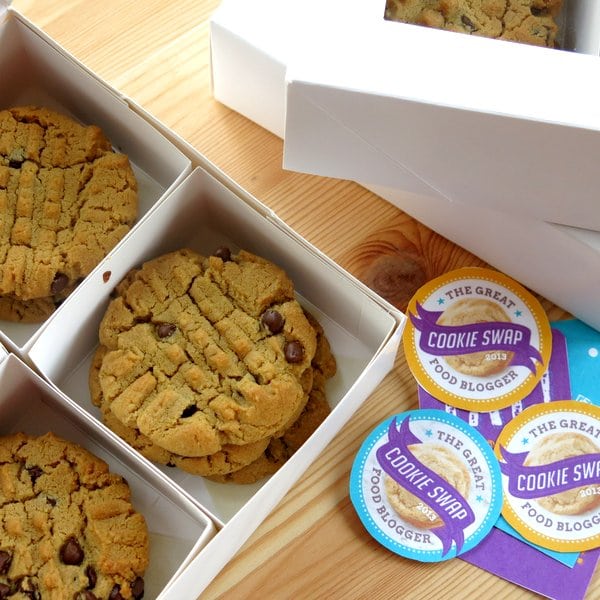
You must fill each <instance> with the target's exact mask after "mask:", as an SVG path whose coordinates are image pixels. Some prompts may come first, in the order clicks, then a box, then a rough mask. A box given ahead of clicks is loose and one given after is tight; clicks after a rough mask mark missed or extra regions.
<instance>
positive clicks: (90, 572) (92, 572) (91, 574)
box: [85, 565, 98, 590]
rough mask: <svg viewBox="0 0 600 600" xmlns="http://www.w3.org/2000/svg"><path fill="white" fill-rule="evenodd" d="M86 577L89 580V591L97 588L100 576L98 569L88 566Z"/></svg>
mask: <svg viewBox="0 0 600 600" xmlns="http://www.w3.org/2000/svg"><path fill="white" fill-rule="evenodd" d="M85 576H86V577H87V578H88V590H91V589H93V588H95V587H96V582H97V581H98V575H96V569H94V567H92V565H88V566H87V567H86V568H85Z"/></svg>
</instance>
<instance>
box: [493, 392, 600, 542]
mask: <svg viewBox="0 0 600 600" xmlns="http://www.w3.org/2000/svg"><path fill="white" fill-rule="evenodd" d="M496 455H497V457H498V459H499V461H500V468H501V470H502V487H503V489H504V505H503V508H502V515H503V516H504V518H505V519H506V520H507V521H508V522H509V523H510V524H511V525H512V526H513V527H514V528H515V529H516V530H517V531H518V532H519V533H520V534H521V535H522V536H523V537H524V538H526V539H528V540H529V541H531V542H533V543H535V544H538V545H539V546H543V547H545V548H549V549H551V550H556V551H558V552H573V551H582V550H590V549H592V548H597V547H600V407H598V406H595V405H593V404H588V403H585V402H579V401H575V400H564V401H556V402H550V403H548V404H538V405H536V406H532V407H530V408H528V409H526V410H524V411H523V412H522V413H521V414H520V415H518V416H517V417H515V419H513V420H512V421H511V422H510V423H508V424H507V425H506V427H505V428H504V429H503V430H502V432H501V433H500V435H499V436H498V440H497V442H496Z"/></svg>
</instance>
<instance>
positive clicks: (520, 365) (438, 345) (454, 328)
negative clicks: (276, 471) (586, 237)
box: [403, 267, 552, 412]
mask: <svg viewBox="0 0 600 600" xmlns="http://www.w3.org/2000/svg"><path fill="white" fill-rule="evenodd" d="M407 313H408V317H409V319H408V322H407V325H406V329H405V331H404V338H403V341H404V352H405V355H406V359H407V362H408V365H409V367H410V369H411V371H412V373H413V375H414V376H415V378H416V379H417V381H418V383H419V384H420V385H421V386H422V387H423V389H425V390H426V391H427V392H428V393H429V394H431V395H432V396H433V397H434V398H437V399H438V400H440V401H441V402H444V403H445V404H448V405H450V406H454V407H456V408H462V409H465V410H471V411H479V412H486V411H493V410H498V409H501V408H504V407H507V406H510V405H512V404H514V403H515V402H518V401H519V400H521V399H523V398H525V397H526V396H527V395H528V394H529V393H530V392H531V391H532V390H533V388H534V387H535V386H536V385H537V383H538V382H539V381H540V379H541V377H542V375H543V374H544V372H545V371H546V369H547V368H548V363H549V360H550V355H551V352H552V333H551V329H550V323H549V321H548V318H547V316H546V313H545V312H544V309H543V308H542V306H541V304H540V303H539V302H538V301H537V299H536V298H535V297H534V296H533V295H531V294H530V293H529V292H528V291H527V290H526V289H525V288H523V287H522V286H521V285H519V284H518V283H517V282H515V281H513V280H512V279H510V278H509V277H507V276H505V275H503V274H502V273H498V272H497V271H493V270H490V269H482V268H478V267H466V268H463V269H458V270H455V271H452V272H450V273H447V274H445V275H442V276H441V277H438V278H437V279H434V280H432V281H430V282H429V283H427V284H425V285H424V286H423V287H421V288H420V289H419V290H418V291H417V293H416V294H415V295H414V297H413V298H412V299H411V301H410V303H409V305H408V309H407Z"/></svg>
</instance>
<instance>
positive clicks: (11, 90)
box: [0, 3, 191, 356]
mask: <svg viewBox="0 0 600 600" xmlns="http://www.w3.org/2000/svg"><path fill="white" fill-rule="evenodd" d="M24 104H36V105H42V106H48V107H50V108H54V109H55V110H58V111H60V112H63V113H65V114H68V115H70V116H72V117H74V118H76V119H78V120H80V121H81V122H82V123H86V124H95V125H99V126H100V127H101V128H102V129H103V130H104V132H105V133H106V135H107V136H108V138H109V139H110V140H111V142H112V143H113V145H114V146H115V148H116V149H118V150H119V151H120V152H124V153H125V154H127V155H128V156H129V159H130V162H131V164H132V167H133V169H134V171H135V174H136V178H137V180H138V187H139V216H138V223H139V222H140V221H141V220H142V219H143V218H144V216H145V215H146V214H147V213H148V212H149V211H151V209H152V207H153V206H154V204H155V203H156V202H157V201H158V200H159V199H160V198H161V197H162V196H163V195H164V194H165V193H167V192H168V191H169V190H170V189H172V188H173V187H174V186H175V185H177V183H179V182H180V181H181V180H182V179H183V178H184V177H185V176H186V175H187V174H188V173H189V172H190V171H191V162H190V159H189V157H187V156H186V155H185V154H184V153H183V152H181V150H179V149H178V148H177V147H176V146H175V145H173V144H172V143H171V142H169V141H168V140H167V139H166V138H165V137H164V136H163V135H162V134H160V133H159V132H158V131H157V130H156V128H155V127H153V126H152V125H151V124H150V123H148V122H147V121H146V120H145V119H143V118H142V117H141V116H140V115H139V114H138V113H137V112H136V111H135V110H134V109H132V108H131V107H130V106H129V104H128V103H127V102H126V100H125V99H124V98H123V97H121V96H120V95H119V94H118V93H117V92H116V91H115V90H113V89H111V88H110V87H109V86H108V85H106V84H105V83H103V82H102V81H100V80H99V79H98V78H97V77H95V76H94V75H93V73H91V72H89V71H88V70H87V69H86V68H85V67H84V66H83V65H81V64H80V63H78V62H77V61H76V60H75V59H74V58H73V57H71V56H69V55H67V54H66V53H65V52H64V50H63V49H61V48H60V47H59V46H58V45H56V44H55V43H54V42H53V41H52V40H51V39H49V38H48V37H47V36H45V35H44V34H43V33H42V32H40V31H39V29H37V28H36V27H34V26H33V25H32V24H31V23H29V22H28V21H27V20H26V19H24V17H22V16H21V15H20V14H19V13H18V12H16V11H14V10H12V9H8V10H7V9H6V8H5V7H4V6H3V5H2V3H0V107H2V108H5V107H9V106H19V105H24ZM60 310H61V308H60V307H59V308H58V311H60ZM39 327H40V325H39V324H24V323H10V322H8V321H2V322H1V323H0V342H2V343H4V344H5V345H6V346H7V347H8V348H9V350H12V351H14V352H15V353H18V354H20V355H21V356H24V355H25V354H26V351H27V348H28V347H29V346H30V345H31V343H32V341H33V339H34V338H35V336H36V334H37V331H38V330H39Z"/></svg>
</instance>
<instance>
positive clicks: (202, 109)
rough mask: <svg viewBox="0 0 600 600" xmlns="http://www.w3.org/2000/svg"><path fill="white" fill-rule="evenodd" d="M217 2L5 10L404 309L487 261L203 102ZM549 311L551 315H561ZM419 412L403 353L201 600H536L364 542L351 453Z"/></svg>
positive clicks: (596, 590) (69, 0)
mask: <svg viewBox="0 0 600 600" xmlns="http://www.w3.org/2000/svg"><path fill="white" fill-rule="evenodd" d="M218 3H219V2H218V0H173V1H170V2H168V1H166V0H143V1H141V0H103V1H102V2H97V1H95V0H15V1H14V2H13V5H14V7H15V8H17V9H18V10H19V11H20V12H21V13H22V14H24V15H25V16H26V17H27V18H29V19H30V20H31V21H33V22H34V23H35V24H36V25H38V26H39V27H41V28H42V29H43V30H45V31H46V32H47V33H48V34H49V35H50V36H51V37H53V38H54V39H55V40H57V41H58V42H59V43H60V44H62V46H63V47H64V48H66V50H67V51H69V52H70V53H72V54H73V55H74V56H76V57H77V58H78V59H80V60H81V61H83V62H84V63H85V64H86V65H87V66H88V67H90V68H91V69H93V70H94V71H95V72H96V73H98V74H99V75H100V76H101V77H102V78H104V79H106V80H107V81H108V82H109V83H111V84H112V85H113V86H115V87H117V88H119V89H120V90H122V91H123V92H124V93H125V94H126V95H127V96H129V97H131V98H133V99H135V100H136V101H137V102H139V103H140V104H141V105H143V106H144V107H145V108H146V109H147V110H148V111H149V112H151V113H152V114H154V115H155V116H156V117H157V118H158V119H160V120H161V121H162V122H163V123H165V124H166V125H168V126H169V127H171V128H172V129H173V130H174V131H175V132H177V133H178V134H179V135H181V136H182V137H183V138H185V139H187V140H188V141H189V142H190V143H191V144H193V145H194V146H195V147H196V148H197V149H198V150H199V151H200V152H202V153H203V154H205V155H206V157H207V158H208V159H210V160H211V161H213V162H214V163H215V164H216V165H217V166H219V167H220V168H221V169H223V170H224V171H225V172H226V173H227V174H229V175H230V176H231V177H233V178H234V179H235V180H237V181H238V182H239V183H240V184H241V185H242V186H243V187H245V188H246V189H247V190H248V191H250V192H251V193H252V194H254V195H255V196H256V197H257V198H259V199H260V200H261V201H262V202H264V203H265V204H267V205H268V206H269V207H271V208H272V209H274V210H275V212H276V213H277V214H278V215H279V216H280V217H281V218H282V219H284V220H285V221H286V222H287V223H288V224H289V225H290V226H292V227H293V228H294V229H295V230H296V231H298V232H299V233H300V234H301V235H302V236H304V237H305V238H306V239H307V240H309V241H310V242H311V243H313V244H314V245H315V246H317V247H318V248H319V249H320V250H322V251H323V252H325V253H326V254H327V255H329V256H330V257H331V258H332V259H334V260H335V261H336V262H338V263H339V264H340V265H341V266H343V267H344V268H346V269H348V270H349V271H350V272H352V273H353V274H354V275H356V276H357V277H359V278H360V279H362V280H364V281H365V282H366V283H367V284H368V285H370V286H371V287H373V288H374V289H375V290H376V291H378V292H379V293H380V294H381V295H383V296H385V297H386V298H387V299H388V300H390V301H391V302H392V303H393V304H395V305H396V306H398V307H399V308H401V309H403V308H404V307H405V303H406V302H407V300H408V298H410V296H412V294H413V292H414V291H415V289H416V288H417V287H418V286H419V285H420V284H421V283H422V282H424V281H425V280H428V279H431V278H433V277H436V276H438V275H439V274H441V273H443V272H445V271H448V270H451V269H454V268H457V267H460V266H466V265H482V264H483V263H482V261H480V260H479V259H477V258H476V257H475V256H473V255H472V254H470V253H468V252H466V251H465V250H463V249H461V248H459V247H457V246H455V245H453V244H451V243H450V242H448V241H447V240H445V239H444V238H442V237H441V236H439V235H437V234H435V233H434V232H432V231H431V230H429V229H428V228H426V227H424V226H423V225H421V224H419V223H417V222H416V221H414V220H413V219H412V218H410V217H408V216H407V215H405V214H403V213H402V212H401V211H400V210H398V209H397V208H395V207H393V206H392V205H391V204H389V203H387V202H386V201H384V200H382V199H381V198H378V197H377V196H375V195H373V194H372V193H371V192H369V191H367V190H365V189H364V188H362V187H360V186H359V185H357V184H355V183H352V182H348V181H339V180H333V179H327V178H323V177H316V176H308V175H303V174H298V173H292V172H289V171H284V170H282V168H281V161H282V141H281V140H280V139H278V138H276V137H275V136H273V135H272V134H270V133H269V132H267V131H265V130H264V129H262V128H260V127H259V126H257V125H256V124H254V123H252V122H251V121H249V120H248V119H246V118H244V117H242V116H240V115H239V114H236V113H234V112H232V111H230V110H229V109H227V108H225V107H224V106H222V105H220V104H219V103H217V102H216V101H215V100H214V99H213V98H212V97H211V92H210V84H209V81H210V70H209V30H208V20H209V17H210V15H211V14H212V12H213V11H214V9H215V8H216V7H217V5H218ZM382 257H383V260H382ZM386 261H387V262H388V267H387V270H385V271H384V270H382V269H381V265H382V263H385V262H386ZM390 265H391V268H390ZM544 306H545V307H546V308H547V310H548V312H549V316H550V317H551V318H559V317H561V316H563V315H564V314H565V313H563V311H561V310H560V309H558V308H555V307H553V306H551V305H550V304H549V303H547V302H545V303H544ZM415 406H416V384H415V381H414V379H413V377H412V375H411V374H410V372H409V370H408V368H407V366H406V362H405V360H404V358H403V356H402V353H400V356H399V357H398V360H397V362H396V365H395V368H394V369H393V371H392V372H391V373H390V374H389V375H388V376H387V378H386V379H385V380H384V381H383V383H382V384H381V385H380V386H379V387H378V389H377V390H376V392H375V393H374V394H373V395H372V396H371V397H370V398H368V399H367V400H366V401H365V403H364V405H363V406H362V408H361V409H360V410H359V411H358V412H357V413H356V414H355V416H354V417H353V418H352V419H351V421H350V422H349V423H348V425H347V426H346V427H345V428H344V430H343V431H342V432H341V433H340V434H339V435H338V436H337V437H336V438H335V439H334V440H333V442H332V443H331V444H330V446H329V447H328V448H327V449H326V451H325V452H324V453H323V454H322V456H320V457H319V458H318V460H317V461H316V462H315V463H314V464H313V466H312V467H311V468H310V469H309V470H308V471H307V472H306V474H305V475H304V476H303V477H302V478H301V479H300V481H299V482H298V483H297V484H296V485H295V486H294V487H293V488H292V490H291V491H290V492H289V493H288V494H287V495H286V496H285V498H284V499H283V501H282V502H281V503H280V505H279V506H278V507H277V509H276V510H275V511H274V512H273V513H272V514H271V515H270V517H269V518H268V519H267V520H266V521H265V522H264V523H263V524H262V526H261V527H259V529H258V530H257V531H256V532H255V533H254V534H253V535H252V537H251V538H250V539H249V541H248V542H247V543H246V544H245V545H244V547H243V548H242V550H241V551H240V552H239V553H238V554H237V555H236V557H235V559H234V560H233V561H232V562H231V563H230V564H229V565H228V566H227V567H226V568H225V569H224V570H223V571H222V572H221V574H220V575H219V576H217V578H216V579H215V580H214V582H213V583H212V584H211V586H210V587H209V588H208V589H207V590H206V592H205V594H203V596H202V598H217V597H219V598H232V599H236V600H237V599H240V598H258V597H262V598H265V599H268V600H270V599H282V598H294V599H296V600H299V599H303V598H305V599H311V600H312V599H319V600H320V599H325V598H327V599H337V598H340V599H341V598H343V599H345V600H347V599H351V598H365V599H369V600H370V599H377V598H382V599H383V598H385V599H387V598H390V599H396V598H452V599H454V598H507V597H510V598H511V599H518V598H531V597H532V594H531V593H529V592H527V591H525V590H523V589H521V588H518V587H516V586H514V585H512V584H510V583H507V582H505V581H503V580H501V579H499V578H497V577H495V576H493V575H490V574H489V573H486V572H484V571H482V570H479V569H477V568H475V567H473V566H471V565H469V564H467V563H465V562H463V561H461V560H453V561H449V562H446V563H439V564H433V565H426V564H420V563H417V562H411V561H409V560H405V559H402V558H400V557H398V556H396V555H394V554H392V553H390V552H388V551H387V550H386V549H384V548H383V547H381V546H379V545H377V544H376V543H375V542H374V541H373V540H372V539H371V538H370V537H369V536H368V535H367V534H366V532H365V530H364V529H363V527H362V525H361V524H360V522H359V520H358V518H357V516H356V514H355V512H354V510H353V508H352V505H351V504H350V501H349V498H348V493H347V484H348V475H349V471H350V468H351V465H352V461H353V458H354V456H355V454H356V452H357V450H358V448H359V446H360V444H361V442H362V440H363V439H364V438H365V437H366V435H367V434H368V433H369V432H370V431H371V429H372V428H373V427H374V426H375V425H376V424H378V423H379V422H381V421H382V420H384V419H385V418H387V417H388V416H390V415H392V414H394V413H396V412H401V411H403V410H407V409H410V408H414V407H415ZM594 581H595V583H593V584H592V588H591V590H590V594H589V595H590V597H592V596H598V595H600V578H599V577H596V578H595V580H594Z"/></svg>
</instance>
